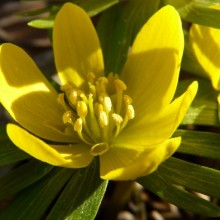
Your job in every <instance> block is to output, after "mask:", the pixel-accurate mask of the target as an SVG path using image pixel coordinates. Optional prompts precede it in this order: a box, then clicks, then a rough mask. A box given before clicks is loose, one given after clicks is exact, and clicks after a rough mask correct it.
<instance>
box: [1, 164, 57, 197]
mask: <svg viewBox="0 0 220 220" xmlns="http://www.w3.org/2000/svg"><path fill="white" fill-rule="evenodd" d="M52 168H53V167H52V166H50V165H48V164H45V163H41V162H39V161H36V160H34V161H30V162H28V163H25V164H24V165H22V166H19V167H17V168H15V169H13V170H12V171H11V172H8V173H7V174H6V175H4V176H2V177H1V178H0V199H2V198H4V197H6V196H9V195H12V194H14V193H16V192H18V191H20V190H21V189H24V188H26V187H27V186H29V185H31V184H32V183H34V182H36V181H37V180H39V179H41V178H42V177H43V176H45V175H46V174H47V173H48V172H49V171H50V170H51V169H52Z"/></svg>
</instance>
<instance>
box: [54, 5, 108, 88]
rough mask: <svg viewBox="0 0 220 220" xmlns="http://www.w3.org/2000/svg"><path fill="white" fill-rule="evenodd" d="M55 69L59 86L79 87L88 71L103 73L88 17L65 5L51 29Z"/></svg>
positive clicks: (95, 36) (95, 37)
mask: <svg viewBox="0 0 220 220" xmlns="http://www.w3.org/2000/svg"><path fill="white" fill-rule="evenodd" d="M53 42H54V56H55V63H56V67H57V70H58V73H59V76H60V79H61V81H62V83H63V84H65V83H67V82H71V83H73V84H75V85H76V86H77V87H79V86H81V85H82V84H83V82H84V80H85V79H86V77H87V74H88V73H90V72H93V73H95V74H96V75H97V76H100V75H101V74H103V68H104V64H103V58H102V51H101V48H100V43H99V40H98V37H97V34H96V31H95V29H94V27H93V24H92V22H91V20H90V19H89V17H88V15H87V14H86V13H85V11H83V10H82V9H81V8H79V7H78V6H76V5H73V4H71V3H66V4H65V5H64V6H63V7H62V9H61V10H60V11H59V12H58V14H57V16H56V19H55V23H54V30H53Z"/></svg>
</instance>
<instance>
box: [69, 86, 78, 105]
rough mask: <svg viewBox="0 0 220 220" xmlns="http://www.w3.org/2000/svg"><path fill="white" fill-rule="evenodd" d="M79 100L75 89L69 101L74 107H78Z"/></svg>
mask: <svg viewBox="0 0 220 220" xmlns="http://www.w3.org/2000/svg"><path fill="white" fill-rule="evenodd" d="M77 99H78V94H77V91H76V90H75V89H73V90H72V91H71V92H70V94H69V100H70V102H71V103H72V104H73V105H76V102H77Z"/></svg>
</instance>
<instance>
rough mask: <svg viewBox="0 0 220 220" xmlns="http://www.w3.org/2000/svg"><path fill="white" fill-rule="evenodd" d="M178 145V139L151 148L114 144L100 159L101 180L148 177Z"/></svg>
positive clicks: (179, 141)
mask: <svg viewBox="0 0 220 220" xmlns="http://www.w3.org/2000/svg"><path fill="white" fill-rule="evenodd" d="M180 143H181V138H180V137H177V138H172V139H169V140H166V141H164V142H162V143H160V144H158V145H153V146H139V145H127V144H124V143H116V144H115V146H113V147H112V148H111V149H110V150H109V151H108V152H107V153H105V154H103V155H102V156H101V157H100V172H101V178H103V179H107V180H134V179H136V178H138V177H140V176H145V175H148V174H150V173H152V172H153V171H155V170H156V169H157V167H158V166H159V165H160V164H161V163H162V162H163V161H164V160H166V159H167V158H168V157H169V156H171V155H172V154H173V153H174V152H175V151H176V149H177V148H178V146H179V145H180Z"/></svg>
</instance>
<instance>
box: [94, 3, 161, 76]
mask: <svg viewBox="0 0 220 220" xmlns="http://www.w3.org/2000/svg"><path fill="white" fill-rule="evenodd" d="M159 3H160V0H148V1H142V0H136V1H132V0H129V1H126V2H124V3H121V4H118V5H116V6H114V7H112V8H110V9H109V10H107V11H105V13H103V14H102V15H101V17H100V19H99V21H98V25H97V32H98V34H99V38H100V41H101V46H102V49H103V54H104V62H105V71H106V73H109V72H114V73H120V71H121V69H122V66H123V65H124V62H125V60H126V57H127V53H128V49H129V47H130V45H131V44H132V42H133V40H134V37H135V36H136V34H137V33H138V31H139V30H140V28H141V27H142V26H143V24H144V23H145V22H146V21H147V20H148V18H149V17H150V16H151V15H152V14H153V13H154V12H156V11H157V9H158V7H159ZM137 15H138V16H137Z"/></svg>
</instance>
